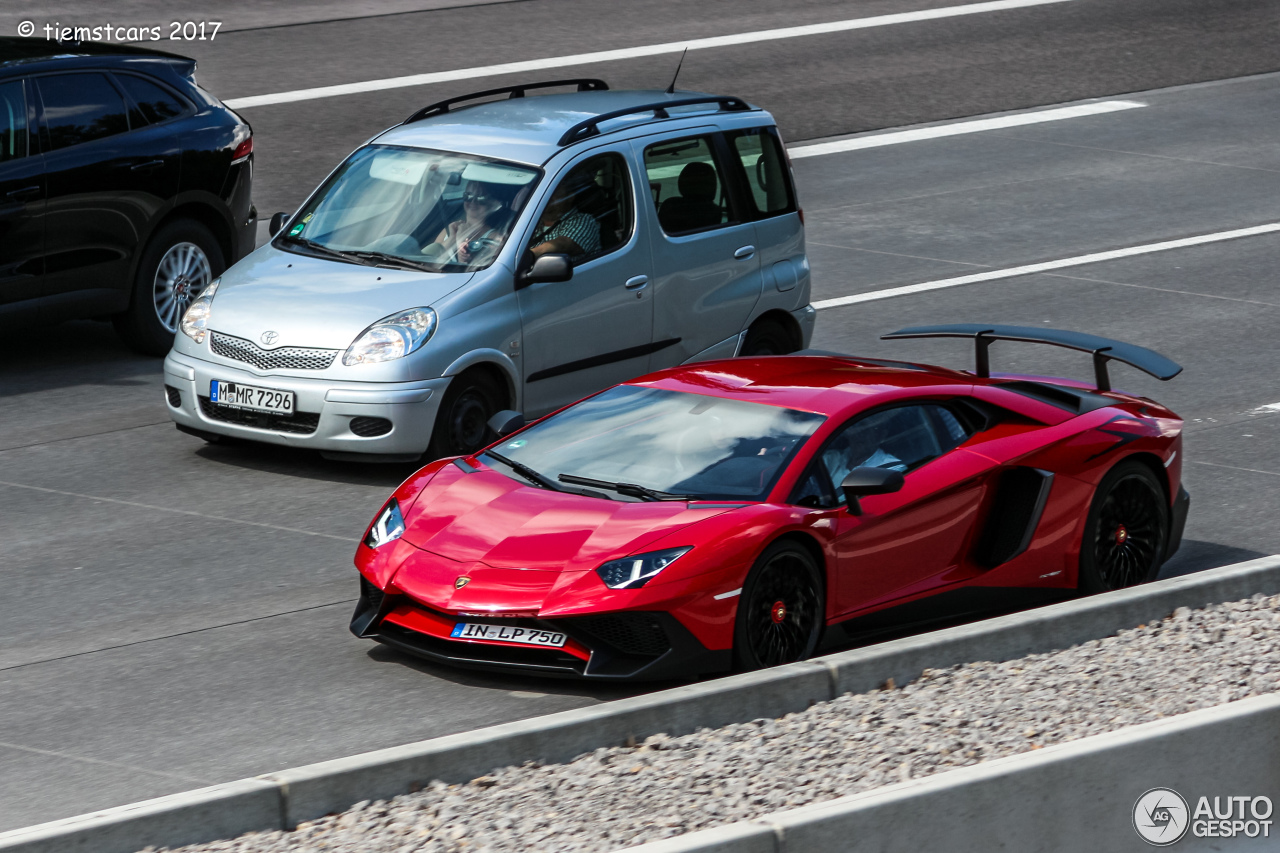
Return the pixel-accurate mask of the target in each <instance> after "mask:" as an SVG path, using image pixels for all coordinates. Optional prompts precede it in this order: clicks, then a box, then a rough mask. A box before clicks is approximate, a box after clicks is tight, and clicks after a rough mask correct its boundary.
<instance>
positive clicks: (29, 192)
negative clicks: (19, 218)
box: [4, 186, 40, 199]
mask: <svg viewBox="0 0 1280 853" xmlns="http://www.w3.org/2000/svg"><path fill="white" fill-rule="evenodd" d="M36 195H40V187H38V186H35V187H23V188H22V189H20V190H12V191H11V192H7V193H5V194H4V197H5V198H12V199H24V198H31V197H32V196H36Z"/></svg>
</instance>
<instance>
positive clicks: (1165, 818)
mask: <svg viewBox="0 0 1280 853" xmlns="http://www.w3.org/2000/svg"><path fill="white" fill-rule="evenodd" d="M1189 817H1190V816H1189V815H1188V814H1187V801H1186V800H1184V799H1182V795H1181V794H1179V793H1178V792H1177V791H1175V790H1173V789H1172V788H1152V789H1151V790H1150V791H1147V792H1146V793H1145V794H1143V795H1142V796H1141V797H1138V802H1136V803H1134V804H1133V828H1134V829H1136V830H1138V835H1140V836H1142V840H1143V841H1145V842H1147V843H1148V844H1154V845H1155V846H1156V847H1167V846H1168V845H1170V844H1173V843H1175V842H1176V841H1178V840H1180V839H1181V838H1182V836H1184V835H1186V834H1187V826H1188V824H1189V822H1190V821H1189V820H1188V818H1189Z"/></svg>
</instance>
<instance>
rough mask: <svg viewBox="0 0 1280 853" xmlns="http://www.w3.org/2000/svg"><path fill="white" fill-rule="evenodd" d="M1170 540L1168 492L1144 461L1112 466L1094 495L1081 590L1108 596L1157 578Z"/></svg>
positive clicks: (1083, 546)
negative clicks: (1114, 591)
mask: <svg viewBox="0 0 1280 853" xmlns="http://www.w3.org/2000/svg"><path fill="white" fill-rule="evenodd" d="M1168 541H1169V507H1168V504H1167V501H1166V500H1165V496H1164V489H1163V488H1161V486H1160V483H1159V481H1157V480H1156V478H1155V475H1154V474H1153V473H1152V472H1151V469H1150V468H1148V467H1147V466H1146V465H1143V464H1142V463H1140V462H1122V463H1120V464H1119V465H1117V466H1116V467H1115V468H1112V469H1111V470H1110V471H1109V472H1108V473H1107V475H1106V476H1105V477H1103V478H1102V482H1101V483H1099V484H1098V490H1097V491H1096V492H1095V493H1094V497H1093V503H1092V504H1091V505H1090V507H1089V517H1088V520H1087V522H1086V523H1085V532H1084V541H1083V542H1081V544H1080V589H1081V590H1083V591H1084V592H1106V591H1108V590H1113V589H1123V588H1125V587H1129V586H1135V585H1137V584H1140V583H1146V582H1148V581H1152V580H1155V578H1156V575H1157V574H1159V572H1160V564H1161V563H1162V562H1163V561H1164V552H1165V546H1166V544H1167V543H1168Z"/></svg>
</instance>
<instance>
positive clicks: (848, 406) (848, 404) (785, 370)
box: [628, 355, 984, 417]
mask: <svg viewBox="0 0 1280 853" xmlns="http://www.w3.org/2000/svg"><path fill="white" fill-rule="evenodd" d="M983 381H984V380H980V379H978V378H977V377H975V376H973V375H972V374H969V373H962V372H960V371H958V370H949V369H947V368H945V367H932V366H929V365H924V364H913V363H910V362H894V361H886V360H883V359H874V358H865V359H864V358H858V357H856V356H838V355H786V356H776V355H775V356H762V357H758V358H734V359H726V360H723V361H709V362H701V363H699V364H693V365H687V366H682V367H673V368H669V369H667V370H663V371H660V372H658V373H653V374H650V375H648V376H642V377H640V378H639V379H635V380H633V381H632V382H631V383H628V384H633V385H648V386H653V387H659V388H666V389H670V390H673V391H685V392H688V393H692V394H707V395H711V396H716V397H729V398H732V399H737V400H746V401H749V402H758V403H765V404H767V405H773V406H785V407H786V408H789V409H800V410H802V411H806V412H816V413H818V414H821V415H826V416H828V417H834V416H844V415H847V414H850V413H852V412H853V411H855V410H858V409H863V408H866V407H868V406H872V405H875V404H876V402H877V398H880V397H885V396H901V394H900V393H895V392H903V391H908V392H909V391H910V390H911V389H919V390H921V392H922V393H925V394H928V393H939V392H942V393H945V392H946V390H947V389H952V390H954V391H956V392H960V391H962V390H963V389H967V388H970V387H972V386H973V385H974V384H975V383H978V382H983ZM925 389H928V390H925Z"/></svg>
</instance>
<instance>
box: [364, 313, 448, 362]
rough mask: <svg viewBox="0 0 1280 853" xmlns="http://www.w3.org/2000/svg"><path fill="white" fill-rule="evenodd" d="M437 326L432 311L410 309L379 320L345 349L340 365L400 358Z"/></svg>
mask: <svg viewBox="0 0 1280 853" xmlns="http://www.w3.org/2000/svg"><path fill="white" fill-rule="evenodd" d="M437 325H438V320H437V318H436V312H435V311H433V310H432V309H430V308H410V309H409V310H407V311H400V312H397V313H395V314H392V315H391V316H390V317H383V318H382V319H381V320H379V321H378V322H376V323H374V324H373V325H372V326H370V327H369V328H367V329H365V330H364V331H363V332H361V333H360V336H359V337H357V338H356V339H355V342H354V343H352V344H351V346H349V347H347V351H346V352H345V353H343V354H342V363H343V364H345V365H346V366H347V367H351V366H352V365H356V364H373V363H375V362H379V361H391V360H392V359H396V358H403V357H404V356H406V355H408V354H409V353H411V352H413V351H414V350H416V349H418V347H420V346H422V345H423V344H425V343H426V342H427V341H429V340H430V339H431V336H432V335H433V334H435V331H436V326H437Z"/></svg>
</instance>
